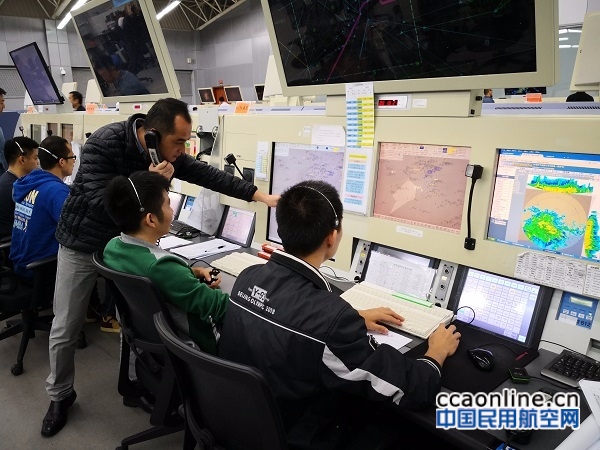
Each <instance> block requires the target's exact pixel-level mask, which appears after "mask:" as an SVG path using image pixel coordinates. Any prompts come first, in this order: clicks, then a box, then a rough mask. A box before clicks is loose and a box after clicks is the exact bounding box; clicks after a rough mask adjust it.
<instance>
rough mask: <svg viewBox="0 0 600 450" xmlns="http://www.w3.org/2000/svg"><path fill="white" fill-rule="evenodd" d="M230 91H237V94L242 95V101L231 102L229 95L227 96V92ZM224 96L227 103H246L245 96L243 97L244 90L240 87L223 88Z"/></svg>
mask: <svg viewBox="0 0 600 450" xmlns="http://www.w3.org/2000/svg"><path fill="white" fill-rule="evenodd" d="M228 89H235V90H237V92H238V93H239V94H240V99H239V100H231V99H230V98H229V95H228V94H227V90H228ZM223 95H224V96H225V101H226V102H227V103H231V102H243V101H244V96H243V95H242V88H241V87H240V86H223Z"/></svg>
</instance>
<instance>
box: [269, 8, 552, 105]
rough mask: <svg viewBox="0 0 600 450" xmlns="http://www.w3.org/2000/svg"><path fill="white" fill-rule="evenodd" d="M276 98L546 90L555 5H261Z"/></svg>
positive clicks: (549, 83)
mask: <svg viewBox="0 0 600 450" xmlns="http://www.w3.org/2000/svg"><path fill="white" fill-rule="evenodd" d="M262 5H263V11H264V13H265V19H266V25H267V29H268V31H269V37H270V40H271V47H272V49H273V54H274V56H275V61H276V64H277V70H278V72H279V76H280V79H281V84H282V88H283V91H284V92H283V93H284V94H285V95H288V96H291V95H341V94H344V93H345V83H350V82H365V81H373V82H375V85H374V92H375V93H379V92H431V91H457V90H470V89H483V88H489V87H493V86H523V85H525V86H552V85H554V84H555V80H556V78H557V71H556V67H555V66H556V59H557V57H556V55H557V51H558V45H557V43H558V2H557V0H506V1H502V2H498V1H468V2H467V1H464V2H460V1H452V2H450V1H448V2H434V1H431V0H389V1H379V2H356V1H348V0H341V1H336V2H305V1H304V0H285V1H283V0H262Z"/></svg>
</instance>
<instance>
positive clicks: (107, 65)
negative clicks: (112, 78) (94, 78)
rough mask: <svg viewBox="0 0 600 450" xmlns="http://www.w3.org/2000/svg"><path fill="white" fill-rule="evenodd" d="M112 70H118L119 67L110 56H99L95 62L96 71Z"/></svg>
mask: <svg viewBox="0 0 600 450" xmlns="http://www.w3.org/2000/svg"><path fill="white" fill-rule="evenodd" d="M112 68H115V69H116V68H117V66H116V65H115V63H114V62H113V60H112V58H111V57H110V56H108V55H105V54H103V55H100V56H97V57H96V59H95V60H94V69H95V70H100V69H105V70H110V69H112Z"/></svg>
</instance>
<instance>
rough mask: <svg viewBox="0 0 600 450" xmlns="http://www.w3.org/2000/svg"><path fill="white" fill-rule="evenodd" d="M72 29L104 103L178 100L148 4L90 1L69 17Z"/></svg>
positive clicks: (169, 66) (170, 67) (161, 35)
mask: <svg viewBox="0 0 600 450" xmlns="http://www.w3.org/2000/svg"><path fill="white" fill-rule="evenodd" d="M120 18H122V20H120ZM119 22H121V23H122V26H121V25H119ZM73 23H74V25H75V29H76V30H77V34H78V36H79V38H80V39H81V42H82V45H83V48H84V49H85V54H86V56H87V58H88V62H89V64H90V67H91V69H92V73H93V74H94V78H95V79H96V81H97V82H98V86H99V87H100V90H101V92H102V96H103V97H104V99H109V100H110V101H113V102H153V101H156V100H159V99H161V98H164V97H175V98H179V97H180V93H179V83H178V82H177V77H176V76H175V70H174V69H173V64H172V63H171V58H170V56H169V53H168V51H167V46H166V44H165V40H164V37H163V33H162V30H161V28H160V25H159V23H158V21H157V20H156V11H155V10H154V5H153V3H152V2H149V1H137V0H130V1H119V2H114V1H113V0H93V1H91V2H90V3H87V4H86V5H84V6H82V7H81V8H80V9H78V10H76V11H75V12H73Z"/></svg>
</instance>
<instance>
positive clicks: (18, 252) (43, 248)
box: [10, 136, 77, 278]
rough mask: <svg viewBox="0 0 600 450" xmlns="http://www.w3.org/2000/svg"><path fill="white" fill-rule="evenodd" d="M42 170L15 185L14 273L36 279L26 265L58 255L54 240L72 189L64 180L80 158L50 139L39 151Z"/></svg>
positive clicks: (61, 142) (65, 144) (58, 139)
mask: <svg viewBox="0 0 600 450" xmlns="http://www.w3.org/2000/svg"><path fill="white" fill-rule="evenodd" d="M38 157H39V160H40V165H41V166H42V170H34V171H33V172H31V173H29V174H28V175H26V176H24V177H23V178H20V179H18V180H17V181H15V184H14V185H13V200H14V201H15V213H14V223H13V229H12V241H11V244H10V260H11V261H12V263H13V266H14V271H15V273H16V274H17V275H19V276H21V277H24V278H33V272H32V271H31V270H27V269H25V267H26V266H27V264H29V263H31V262H33V261H37V260H39V259H42V258H45V257H47V256H52V255H56V254H57V253H58V241H57V240H56V238H55V237H54V234H55V232H56V225H57V224H58V219H59V218H60V211H61V210H62V207H63V203H64V202H65V199H66V198H67V196H68V195H69V187H68V186H67V185H66V184H65V183H64V181H63V179H64V178H65V177H67V176H69V175H71V174H72V173H73V166H74V165H75V160H76V159H77V157H76V156H75V155H74V154H73V151H72V149H71V144H69V142H68V141H67V140H66V139H63V138H61V137H59V136H49V137H47V138H46V139H44V140H43V141H42V143H41V144H40V146H39V147H38Z"/></svg>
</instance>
